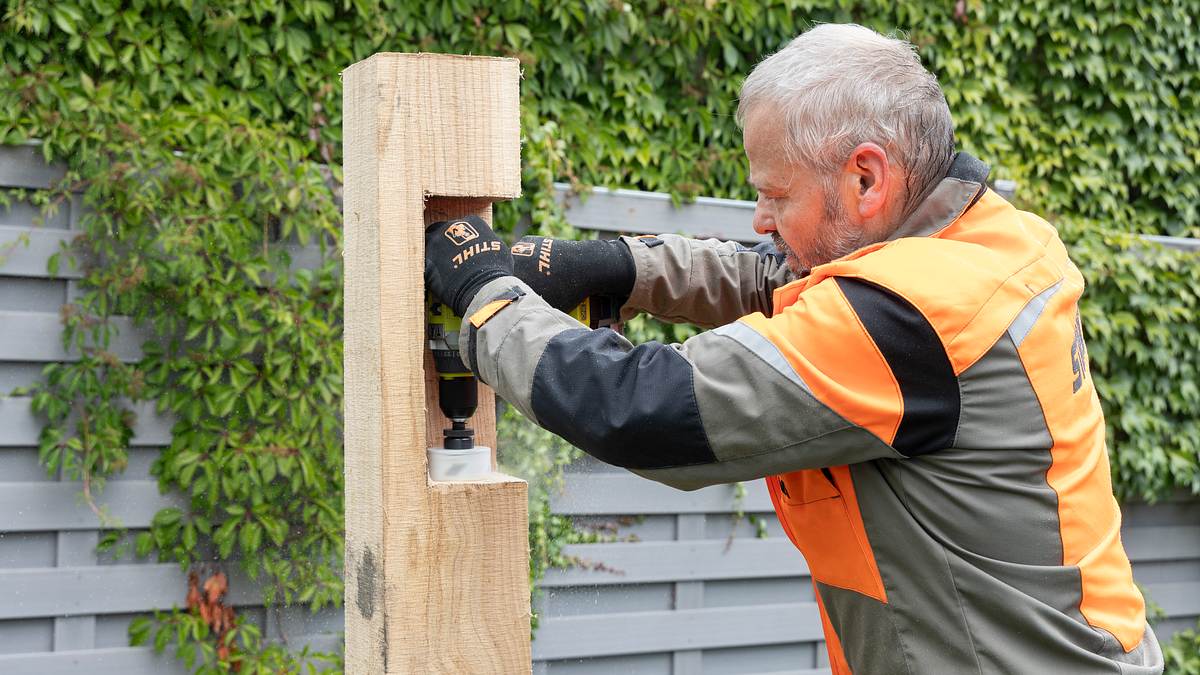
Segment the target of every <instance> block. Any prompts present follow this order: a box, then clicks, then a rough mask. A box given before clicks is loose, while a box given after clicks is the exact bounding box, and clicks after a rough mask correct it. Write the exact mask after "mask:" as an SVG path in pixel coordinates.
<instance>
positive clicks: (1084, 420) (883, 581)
mask: <svg viewBox="0 0 1200 675" xmlns="http://www.w3.org/2000/svg"><path fill="white" fill-rule="evenodd" d="M984 176H986V168H983V167H982V165H981V164H979V163H978V161H977V160H974V159H973V158H970V157H969V156H966V155H962V154H960V155H959V156H958V157H957V158H956V160H955V162H954V163H953V165H952V167H951V170H950V173H949V175H947V177H946V178H945V179H943V181H942V182H941V183H939V184H938V186H937V187H936V188H935V189H934V190H933V192H932V193H931V194H930V195H929V196H928V197H927V198H926V199H925V200H924V202H922V204H921V205H920V206H919V207H918V208H917V209H916V211H915V212H914V213H913V214H912V216H911V217H909V218H908V219H907V220H906V221H905V223H904V224H903V225H902V226H901V227H900V228H899V229H898V230H897V232H896V234H895V235H894V236H893V237H892V238H891V239H890V240H889V241H886V242H883V243H880V244H875V245H872V246H869V247H866V248H864V249H861V250H860V251H857V252H856V253H854V254H851V255H850V256H847V257H845V258H841V259H839V260H836V261H834V262H832V263H829V264H826V265H822V266H819V267H817V268H815V269H813V270H812V272H811V273H810V274H808V275H807V276H805V277H803V278H800V279H795V278H793V276H792V275H791V274H790V273H789V272H788V271H787V269H786V266H785V265H784V264H783V261H782V260H781V258H780V257H779V256H778V255H776V254H773V253H772V252H771V251H769V250H764V249H761V248H760V249H758V250H751V249H745V248H743V247H740V246H738V245H736V244H725V243H720V242H715V241H707V242H698V241H694V240H687V239H683V238H681V237H672V236H669V235H664V236H661V237H657V238H652V239H628V240H627V242H628V243H629V246H630V250H631V251H632V252H633V254H634V259H635V263H636V265H637V272H638V279H637V282H636V284H635V287H634V291H633V294H632V296H631V297H630V299H629V301H628V303H626V307H625V310H624V312H623V313H624V314H626V315H629V314H632V313H635V312H637V311H647V312H650V313H652V314H655V315H657V316H660V317H665V318H668V319H671V320H690V321H695V322H698V323H700V324H702V325H709V326H719V327H718V328H716V329H714V330H709V331H706V332H704V333H701V334H699V335H697V336H695V337H693V338H691V339H689V340H687V341H686V342H684V343H683V344H675V345H663V344H658V343H648V344H644V345H638V346H636V347H635V346H633V345H631V344H630V343H629V342H628V341H626V340H625V339H624V338H623V337H621V336H620V335H618V334H617V333H614V332H613V331H610V330H606V329H605V330H598V331H590V330H587V329H585V328H581V327H580V326H579V324H578V323H575V322H574V321H572V320H571V319H570V318H569V317H567V316H566V315H564V314H562V313H560V312H557V311H556V310H554V309H552V308H550V307H549V306H548V305H546V303H544V302H543V301H542V300H541V299H540V298H538V297H537V296H536V295H534V294H533V293H532V291H530V290H529V289H528V287H526V286H524V285H523V284H521V282H520V281H518V280H516V279H515V278H512V277H506V278H504V279H499V280H496V281H493V282H492V283H491V284H489V285H488V286H487V287H485V288H484V289H483V291H482V292H481V293H480V294H479V295H478V296H477V297H476V299H475V301H474V302H473V303H472V307H471V309H470V311H469V312H468V316H470V314H471V313H473V312H475V311H477V310H478V309H479V308H480V307H483V306H485V305H487V304H488V303H489V302H491V301H494V300H496V299H497V298H501V299H504V300H506V301H508V302H509V305H508V306H507V307H505V308H504V309H503V310H501V311H498V312H495V313H494V314H492V315H490V317H489V318H488V319H487V320H486V322H481V324H482V325H481V326H480V327H478V328H473V329H472V330H471V332H470V333H469V336H468V340H465V341H463V345H462V349H463V350H464V356H465V357H466V359H467V362H469V363H472V364H474V367H475V369H476V372H477V374H478V375H479V376H480V378H481V379H483V381H485V382H487V383H488V384H490V385H492V386H493V387H495V388H496V390H497V391H498V393H499V394H500V395H501V396H503V397H504V398H505V399H506V400H508V401H509V402H510V403H512V404H514V405H516V406H517V407H518V408H519V409H521V410H522V412H524V413H525V414H526V415H528V416H529V417H531V418H532V419H534V420H536V421H537V422H538V423H539V424H541V425H542V426H544V427H546V428H547V429H550V430H551V431H554V432H555V433H558V434H559V435H561V436H562V437H564V438H566V439H567V440H568V441H570V442H572V443H573V444H575V445H577V446H578V447H580V448H582V449H583V450H585V451H587V452H588V453H590V454H592V455H594V456H596V457H598V458H599V459H601V460H603V461H606V462H609V463H612V464H616V465H619V466H624V467H627V468H629V469H630V470H631V471H634V472H635V473H638V474H639V475H642V476H645V477H647V478H651V479H653V480H657V481H661V482H663V483H666V484H668V485H672V486H675V487H678V488H681V489H695V488H698V487H702V486H705V485H711V484H715V483H724V482H732V481H738V480H747V479H752V478H764V477H765V478H766V482H767V487H768V489H769V491H770V494H771V499H772V503H773V504H774V506H775V510H776V513H777V514H778V516H779V519H780V521H781V523H782V525H783V528H784V530H785V531H786V532H787V534H788V536H789V538H790V539H791V540H792V542H794V543H795V545H796V546H797V547H798V548H799V549H800V551H801V552H802V553H803V554H804V557H805V558H806V560H807V561H808V565H809V569H810V571H811V575H812V579H813V584H814V586H815V588H816V590H817V593H816V597H817V602H818V605H819V607H820V610H821V616H822V622H823V625H824V628H825V636H826V643H827V647H828V650H829V656H830V663H831V666H832V668H833V671H834V672H835V673H839V674H840V673H851V672H854V673H859V674H860V675H861V674H862V673H912V674H923V673H1043V672H1046V673H1051V672H1053V673H1056V674H1064V673H1081V674H1082V673H1097V672H1111V673H1128V674H1133V673H1138V674H1141V673H1159V672H1161V671H1162V655H1161V652H1160V650H1159V647H1158V644H1157V641H1156V639H1155V637H1154V634H1153V632H1152V631H1151V630H1150V627H1149V626H1148V625H1147V623H1146V619H1145V608H1144V603H1143V599H1142V596H1141V594H1140V592H1139V591H1138V589H1137V588H1136V586H1135V585H1134V583H1133V577H1132V573H1131V569H1130V565H1129V561H1128V558H1127V557H1126V555H1125V552H1124V550H1123V548H1122V546H1121V541H1120V530H1119V528H1120V511H1119V510H1118V507H1117V504H1116V501H1115V500H1114V499H1113V495H1112V486H1111V483H1110V479H1109V467H1108V459H1107V454H1106V451H1105V447H1104V420H1103V417H1102V414H1101V411H1100V405H1099V401H1098V399H1097V396H1096V391H1095V388H1094V386H1093V384H1092V381H1091V378H1090V376H1089V375H1088V370H1087V355H1086V348H1085V346H1084V342H1083V336H1082V331H1081V326H1080V321H1079V313H1078V308H1077V301H1078V300H1079V297H1080V295H1081V293H1082V291H1083V279H1082V277H1081V276H1080V274H1079V272H1078V270H1077V269H1076V268H1075V266H1074V265H1073V264H1072V263H1071V262H1070V260H1069V259H1068V257H1067V253H1066V250H1065V248H1064V246H1063V244H1062V242H1061V241H1060V240H1059V239H1058V236H1057V234H1056V233H1055V231H1054V229H1053V228H1052V227H1051V226H1050V225H1048V224H1047V223H1046V222H1045V221H1043V220H1042V219H1040V218H1037V217H1036V216H1034V215H1032V214H1029V213H1024V212H1021V211H1018V210H1016V209H1015V208H1013V207H1012V206H1011V205H1010V204H1008V203H1007V202H1006V201H1005V200H1003V199H1002V198H1001V197H999V196H998V195H996V194H995V193H994V192H991V191H989V190H987V189H986V188H985V187H984V186H983V178H984ZM492 306H493V307H494V306H495V305H492Z"/></svg>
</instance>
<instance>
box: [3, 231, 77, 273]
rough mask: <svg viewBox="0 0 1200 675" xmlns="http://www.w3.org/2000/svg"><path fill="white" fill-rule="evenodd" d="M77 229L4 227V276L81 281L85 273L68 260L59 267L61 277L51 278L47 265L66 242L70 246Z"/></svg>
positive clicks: (64, 260)
mask: <svg viewBox="0 0 1200 675" xmlns="http://www.w3.org/2000/svg"><path fill="white" fill-rule="evenodd" d="M78 234H82V233H81V232H78V231H76V230H57V229H46V228H42V227H12V226H8V225H0V276H18V277H45V278H58V279H79V278H81V277H82V276H83V274H82V273H81V272H80V271H79V270H76V269H71V266H70V265H69V264H68V263H67V260H66V259H65V258H64V259H62V260H61V264H60V265H59V268H58V276H57V277H51V276H50V273H49V272H48V271H46V262H47V261H48V260H49V259H50V256H52V255H54V254H55V253H57V252H58V251H59V248H60V246H61V244H62V243H63V242H67V243H68V244H69V243H70V242H71V240H72V239H74V238H75V236H76V235H78Z"/></svg>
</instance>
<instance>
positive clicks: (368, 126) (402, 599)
mask: <svg viewBox="0 0 1200 675" xmlns="http://www.w3.org/2000/svg"><path fill="white" fill-rule="evenodd" d="M519 77H520V76H519V68H518V63H517V61H516V60H514V59H497V58H483V57H463V56H449V55H437V54H376V55H374V56H372V57H371V58H369V59H366V60H365V61H361V62H359V63H356V64H354V65H353V66H351V67H350V68H348V69H346V70H345V71H344V72H343V91H344V114H345V117H344V122H343V125H344V126H343V138H344V142H345V151H344V156H345V202H344V213H345V228H346V232H345V294H346V318H345V335H346V337H345V341H346V345H345V347H346V348H345V371H346V375H345V377H346V385H345V415H344V417H345V425H346V428H345V443H346V562H345V565H346V672H348V673H351V674H353V675H358V674H371V675H375V674H377V673H488V674H492V673H528V672H530V670H531V664H530V643H529V589H528V567H529V558H528V539H527V527H528V526H527V522H528V515H527V513H526V485H525V483H524V481H521V480H518V479H516V478H512V477H509V476H504V475H501V474H492V476H491V477H490V478H489V479H487V480H484V481H478V482H472V483H433V482H431V481H429V479H428V473H427V464H426V458H425V448H426V446H427V444H428V443H432V442H438V441H440V438H441V429H442V425H443V420H442V419H441V415H440V412H439V411H438V407H437V400H436V393H437V390H436V386H434V381H433V379H431V378H432V376H431V375H429V374H427V373H426V370H427V361H426V358H427V357H426V353H427V351H428V350H427V349H426V348H425V339H424V325H425V324H424V304H423V296H424V288H423V267H424V262H423V261H424V225H425V223H426V222H429V221H431V220H436V219H442V218H448V217H456V216H461V215H466V214H468V213H475V214H478V215H481V216H484V217H485V218H490V215H491V202H492V201H494V200H496V199H506V198H512V197H516V196H517V195H519V194H520V124H519V114H518V107H517V106H518V81H519ZM493 400H494V399H493V398H492V396H491V393H490V392H485V391H482V390H481V392H480V404H481V405H480V413H479V414H477V415H476V417H475V419H474V420H473V424H474V425H475V429H476V432H477V433H478V434H479V437H480V439H481V441H484V442H486V443H487V444H488V445H490V446H492V447H494V446H495V440H494V439H495V410H494V407H493V405H492V401H493Z"/></svg>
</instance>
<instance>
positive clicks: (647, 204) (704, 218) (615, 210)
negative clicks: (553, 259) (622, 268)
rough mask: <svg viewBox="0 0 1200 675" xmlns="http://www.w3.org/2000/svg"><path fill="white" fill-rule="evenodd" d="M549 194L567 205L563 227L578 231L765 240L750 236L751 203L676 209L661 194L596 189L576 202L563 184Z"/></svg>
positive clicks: (699, 203)
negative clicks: (568, 226)
mask: <svg viewBox="0 0 1200 675" xmlns="http://www.w3.org/2000/svg"><path fill="white" fill-rule="evenodd" d="M554 191H555V198H556V199H558V200H559V201H560V202H565V203H566V205H567V208H566V217H567V222H569V223H571V225H574V226H575V227H577V228H579V229H582V230H600V231H604V232H636V233H643V234H664V233H673V234H686V235H690V236H693V237H701V238H704V237H716V238H717V239H726V240H731V241H743V242H759V241H765V240H766V239H767V238H766V237H764V236H763V235H760V234H758V233H756V232H755V231H754V227H753V225H752V223H753V220H754V202H747V201H742V200H738V199H718V198H716V197H697V198H696V200H695V201H694V202H690V203H688V204H686V205H684V206H682V207H678V208H677V207H675V206H674V205H673V204H672V203H671V196H670V195H668V194H666V193H663V192H642V191H640V190H619V189H609V188H600V187H598V188H592V189H591V191H590V192H589V193H588V194H587V195H585V196H582V197H581V196H580V195H576V194H573V193H572V192H571V186H570V185H568V184H566V183H555V184H554Z"/></svg>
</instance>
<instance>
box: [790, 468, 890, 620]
mask: <svg viewBox="0 0 1200 675" xmlns="http://www.w3.org/2000/svg"><path fill="white" fill-rule="evenodd" d="M772 480H775V481H776V482H777V483H776V485H775V486H774V487H775V489H777V490H778V494H779V502H778V504H777V509H778V511H779V518H780V520H782V521H784V526H785V529H786V530H787V531H788V532H789V534H790V535H791V536H792V542H793V543H795V544H796V546H797V548H799V549H800V552H801V553H803V554H804V559H805V560H807V561H808V568H809V571H810V573H811V574H812V578H813V580H814V581H820V582H821V583H824V584H828V585H830V586H837V587H838V588H845V589H848V590H852V591H857V592H859V593H862V594H863V595H867V596H870V597H872V598H875V599H876V600H879V601H880V602H886V596H885V593H884V590H883V583H882V581H881V580H880V578H879V571H878V568H877V567H876V566H875V558H874V555H873V554H872V552H871V549H870V543H869V542H868V541H867V538H866V531H865V529H864V528H863V525H862V516H861V515H860V514H859V513H858V507H857V500H856V499H851V500H850V501H851V502H852V503H853V504H854V509H853V513H851V509H850V508H849V507H848V506H847V499H846V495H843V493H842V487H840V486H839V481H841V482H842V485H844V486H846V488H847V489H849V490H853V486H852V485H851V484H850V472H849V469H848V468H847V467H835V468H832V469H804V470H802V471H793V472H792V473H788V474H783V475H781V476H775V477H773V478H772Z"/></svg>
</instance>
